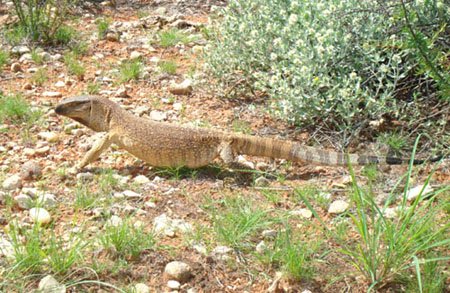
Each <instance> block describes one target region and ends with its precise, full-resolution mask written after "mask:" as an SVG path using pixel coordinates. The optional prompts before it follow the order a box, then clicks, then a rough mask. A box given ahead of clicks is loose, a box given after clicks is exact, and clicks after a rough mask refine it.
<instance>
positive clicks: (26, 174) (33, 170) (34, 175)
mask: <svg viewBox="0 0 450 293" xmlns="http://www.w3.org/2000/svg"><path fill="white" fill-rule="evenodd" d="M41 176H42V168H41V166H40V165H39V164H38V163H37V162H35V161H27V162H25V163H24V164H23V165H22V170H21V171H20V177H21V178H22V179H23V180H31V179H38V178H40V177H41Z"/></svg>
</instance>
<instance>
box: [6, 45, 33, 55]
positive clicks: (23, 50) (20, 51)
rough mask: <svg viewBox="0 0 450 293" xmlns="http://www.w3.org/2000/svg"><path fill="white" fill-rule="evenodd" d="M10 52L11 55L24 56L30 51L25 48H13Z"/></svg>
mask: <svg viewBox="0 0 450 293" xmlns="http://www.w3.org/2000/svg"><path fill="white" fill-rule="evenodd" d="M11 52H12V53H13V54H25V53H30V52H31V50H30V48H28V47H27V46H15V47H13V48H12V49H11Z"/></svg>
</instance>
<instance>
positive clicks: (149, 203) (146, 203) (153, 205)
mask: <svg viewBox="0 0 450 293" xmlns="http://www.w3.org/2000/svg"><path fill="white" fill-rule="evenodd" d="M144 206H145V207H147V208H151V209H154V208H156V203H154V202H153V201H150V200H149V201H146V202H145V203H144Z"/></svg>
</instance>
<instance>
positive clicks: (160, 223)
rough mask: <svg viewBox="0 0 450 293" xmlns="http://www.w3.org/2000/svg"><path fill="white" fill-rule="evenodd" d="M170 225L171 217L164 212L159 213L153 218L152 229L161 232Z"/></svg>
mask: <svg viewBox="0 0 450 293" xmlns="http://www.w3.org/2000/svg"><path fill="white" fill-rule="evenodd" d="M171 227H172V219H171V218H169V217H168V216H167V215H166V214H161V215H159V216H158V217H156V218H155V219H154V220H153V231H154V232H155V233H156V234H160V233H163V232H165V231H167V230H168V229H170V228H171Z"/></svg>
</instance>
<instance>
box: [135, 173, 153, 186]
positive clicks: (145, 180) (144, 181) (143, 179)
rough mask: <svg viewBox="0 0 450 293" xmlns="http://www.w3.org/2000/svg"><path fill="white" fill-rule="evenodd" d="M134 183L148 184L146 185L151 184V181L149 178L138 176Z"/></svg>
mask: <svg viewBox="0 0 450 293" xmlns="http://www.w3.org/2000/svg"><path fill="white" fill-rule="evenodd" d="M133 182H134V183H137V184H139V185H143V184H146V183H150V179H148V177H147V176H144V175H138V176H136V177H134V178H133Z"/></svg>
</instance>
